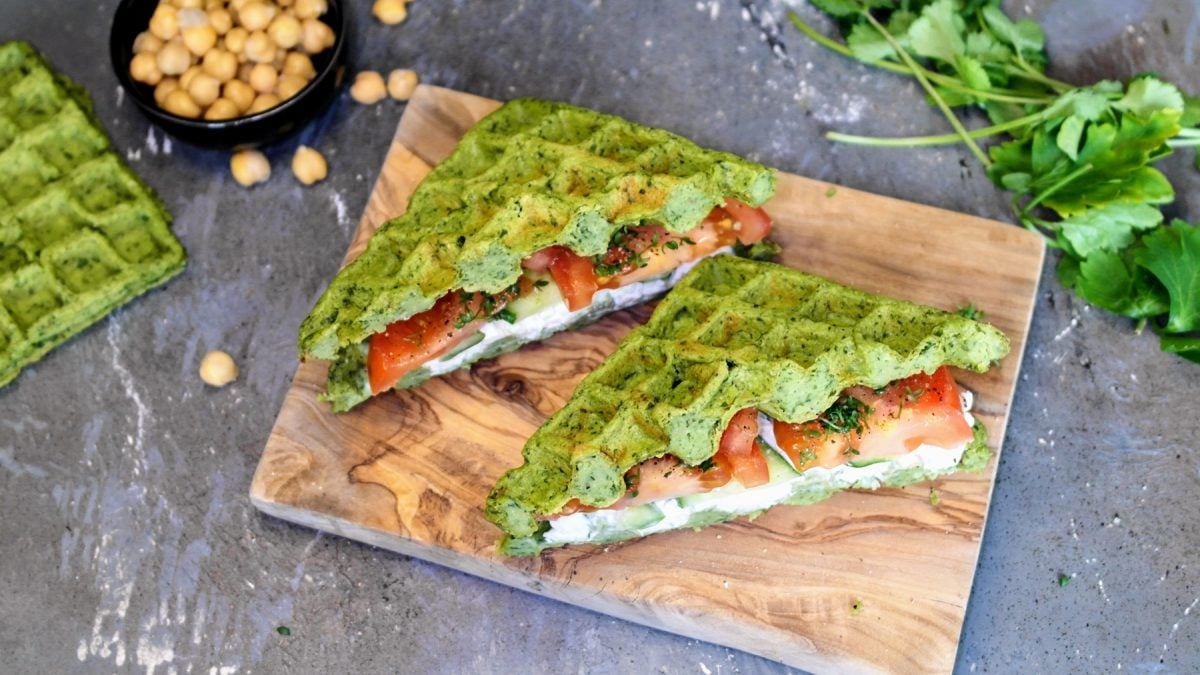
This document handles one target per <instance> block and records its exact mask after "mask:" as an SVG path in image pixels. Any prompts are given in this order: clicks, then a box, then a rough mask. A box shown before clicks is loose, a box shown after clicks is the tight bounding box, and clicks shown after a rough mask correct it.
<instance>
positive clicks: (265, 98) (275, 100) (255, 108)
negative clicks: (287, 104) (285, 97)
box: [246, 93, 282, 115]
mask: <svg viewBox="0 0 1200 675" xmlns="http://www.w3.org/2000/svg"><path fill="white" fill-rule="evenodd" d="M280 103H282V101H280V100H279V97H278V96H276V95H275V94H273V93H272V94H259V95H258V96H256V97H255V98H254V102H253V103H251V104H250V108H249V109H248V110H246V114H247V115H257V114H258V113H260V112H264V111H267V110H270V109H271V108H274V107H275V106H277V105H279V104H280Z"/></svg>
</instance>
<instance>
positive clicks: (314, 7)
mask: <svg viewBox="0 0 1200 675" xmlns="http://www.w3.org/2000/svg"><path fill="white" fill-rule="evenodd" d="M292 9H293V11H294V12H295V13H296V18H297V19H300V20H301V21H303V20H304V19H315V18H317V17H318V16H321V15H322V14H324V13H325V12H326V11H327V10H328V9H329V3H328V2H326V1H325V0H296V2H295V4H294V5H292Z"/></svg>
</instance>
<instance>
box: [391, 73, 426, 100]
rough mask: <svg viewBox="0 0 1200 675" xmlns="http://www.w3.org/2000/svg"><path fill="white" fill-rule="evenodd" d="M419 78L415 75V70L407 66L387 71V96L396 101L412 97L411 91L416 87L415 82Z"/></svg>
mask: <svg viewBox="0 0 1200 675" xmlns="http://www.w3.org/2000/svg"><path fill="white" fill-rule="evenodd" d="M419 81H420V78H418V77H417V73H416V72H415V71H412V70H409V69H407V68H398V69H396V70H393V71H392V72H390V73H388V79H387V91H388V96H391V97H392V98H394V99H396V100H397V101H407V100H408V99H410V98H412V95H413V92H414V91H416V89H417V83H418V82H419Z"/></svg>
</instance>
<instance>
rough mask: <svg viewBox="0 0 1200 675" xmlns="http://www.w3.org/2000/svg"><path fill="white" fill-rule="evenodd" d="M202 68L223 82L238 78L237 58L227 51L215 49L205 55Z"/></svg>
mask: <svg viewBox="0 0 1200 675" xmlns="http://www.w3.org/2000/svg"><path fill="white" fill-rule="evenodd" d="M201 68H203V69H204V72H206V73H208V74H209V75H212V76H213V77H215V78H217V79H218V80H220V81H221V82H228V81H230V80H232V79H233V78H235V77H237V71H238V62H237V57H236V56H234V55H233V54H230V53H229V52H227V51H224V50H221V49H214V50H212V51H210V52H209V53H207V54H205V55H204V62H203V63H202V65H201Z"/></svg>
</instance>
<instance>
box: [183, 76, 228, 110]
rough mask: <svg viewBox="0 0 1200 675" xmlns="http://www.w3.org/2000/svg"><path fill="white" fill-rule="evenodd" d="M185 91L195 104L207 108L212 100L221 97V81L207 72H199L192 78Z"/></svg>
mask: <svg viewBox="0 0 1200 675" xmlns="http://www.w3.org/2000/svg"><path fill="white" fill-rule="evenodd" d="M187 92H188V95H189V96H191V97H192V100H193V101H195V102H196V104H197V105H199V106H200V107H201V108H207V107H208V106H210V105H212V103H213V101H215V100H217V99H218V98H220V97H221V81H220V80H218V79H217V78H215V77H213V76H212V75H209V74H208V73H200V74H199V75H196V76H195V77H193V78H192V81H191V82H190V83H189V84H188V87H187Z"/></svg>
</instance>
